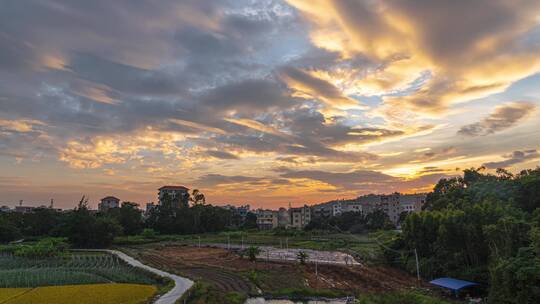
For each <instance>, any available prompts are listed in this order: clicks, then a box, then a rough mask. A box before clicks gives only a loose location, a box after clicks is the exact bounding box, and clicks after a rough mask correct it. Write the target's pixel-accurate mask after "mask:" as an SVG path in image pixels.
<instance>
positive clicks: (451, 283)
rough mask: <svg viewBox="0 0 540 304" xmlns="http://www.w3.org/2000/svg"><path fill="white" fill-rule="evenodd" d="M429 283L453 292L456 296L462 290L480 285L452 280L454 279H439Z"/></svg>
mask: <svg viewBox="0 0 540 304" xmlns="http://www.w3.org/2000/svg"><path fill="white" fill-rule="evenodd" d="M429 283H431V284H432V285H435V286H438V287H442V288H446V289H449V290H451V291H452V292H454V294H455V295H456V296H457V294H458V293H459V291H460V290H461V289H463V288H466V287H470V286H477V285H478V283H474V282H469V281H463V280H458V279H452V278H438V279H435V280H433V281H430V282H429Z"/></svg>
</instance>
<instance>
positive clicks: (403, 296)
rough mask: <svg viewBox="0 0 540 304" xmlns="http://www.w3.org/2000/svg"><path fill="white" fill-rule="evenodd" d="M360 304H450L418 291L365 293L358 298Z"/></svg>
mask: <svg viewBox="0 0 540 304" xmlns="http://www.w3.org/2000/svg"><path fill="white" fill-rule="evenodd" d="M358 303H359V304H395V303H400V304H450V303H449V302H447V301H443V300H439V299H435V298H433V297H429V296H426V295H423V294H420V293H417V292H391V293H384V294H373V295H364V296H361V297H360V298H359V299H358Z"/></svg>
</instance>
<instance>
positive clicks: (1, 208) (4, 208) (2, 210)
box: [0, 206, 13, 212]
mask: <svg viewBox="0 0 540 304" xmlns="http://www.w3.org/2000/svg"><path fill="white" fill-rule="evenodd" d="M11 211H13V210H11V208H9V206H1V207H0V212H11Z"/></svg>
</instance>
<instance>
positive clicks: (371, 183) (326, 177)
mask: <svg viewBox="0 0 540 304" xmlns="http://www.w3.org/2000/svg"><path fill="white" fill-rule="evenodd" d="M284 171H285V172H283V173H281V176H282V177H286V178H297V179H312V180H317V181H321V182H324V183H327V184H330V185H332V186H335V187H338V188H343V189H347V190H351V189H352V190H365V189H368V188H369V187H376V186H378V185H380V184H386V183H389V182H392V181H397V179H396V178H394V177H392V176H389V175H386V174H383V173H380V172H376V171H368V170H356V171H352V172H345V173H336V172H327V171H320V170H300V171H290V170H284Z"/></svg>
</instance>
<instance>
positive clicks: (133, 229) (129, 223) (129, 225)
mask: <svg viewBox="0 0 540 304" xmlns="http://www.w3.org/2000/svg"><path fill="white" fill-rule="evenodd" d="M105 216H107V217H110V218H112V219H114V220H116V221H117V222H118V224H120V226H122V231H123V233H124V234H125V235H135V234H139V233H141V231H142V230H143V224H144V223H143V218H142V211H141V210H140V209H139V205H137V204H136V203H132V202H123V203H122V207H120V208H112V209H109V210H107V211H106V212H105Z"/></svg>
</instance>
